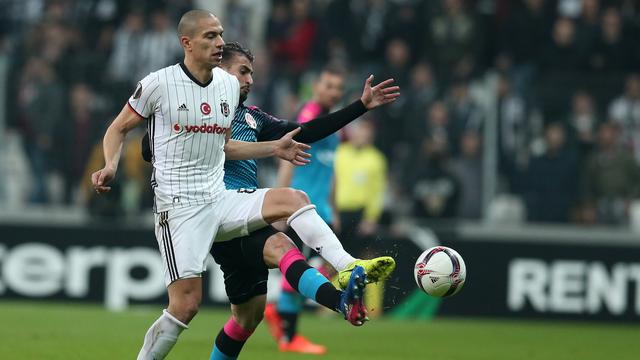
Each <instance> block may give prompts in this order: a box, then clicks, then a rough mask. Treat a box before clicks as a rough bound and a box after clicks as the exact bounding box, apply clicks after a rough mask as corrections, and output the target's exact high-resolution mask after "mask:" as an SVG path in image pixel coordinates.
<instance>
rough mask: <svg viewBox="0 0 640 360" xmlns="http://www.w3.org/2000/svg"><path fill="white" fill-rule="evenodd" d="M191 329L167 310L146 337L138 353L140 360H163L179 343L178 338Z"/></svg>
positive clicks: (163, 311)
mask: <svg viewBox="0 0 640 360" xmlns="http://www.w3.org/2000/svg"><path fill="white" fill-rule="evenodd" d="M188 328H189V327H188V326H187V325H185V324H183V323H182V322H181V321H180V320H178V319H176V318H175V317H174V316H173V315H171V314H169V312H168V311H167V309H164V310H162V315H161V316H160V318H158V320H156V322H154V323H153V325H151V327H150V328H149V330H148V331H147V333H146V334H145V336H144V344H142V349H140V352H139V353H138V360H161V359H164V358H165V356H167V354H168V353H169V351H171V348H172V347H173V345H174V344H175V343H176V341H178V336H179V335H180V333H181V332H182V330H184V329H188Z"/></svg>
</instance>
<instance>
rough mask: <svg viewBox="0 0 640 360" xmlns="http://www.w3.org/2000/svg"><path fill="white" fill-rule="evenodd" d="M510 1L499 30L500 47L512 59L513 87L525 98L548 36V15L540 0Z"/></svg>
mask: <svg viewBox="0 0 640 360" xmlns="http://www.w3.org/2000/svg"><path fill="white" fill-rule="evenodd" d="M522 3H523V4H514V7H515V10H514V12H513V15H512V16H510V17H509V18H508V20H507V23H506V25H505V27H504V29H503V30H502V31H501V34H500V35H501V49H502V52H504V53H506V54H507V55H508V56H509V57H511V59H512V62H513V82H514V88H515V91H516V92H517V93H518V94H519V95H520V96H524V97H525V98H528V95H529V89H530V87H531V82H532V80H533V79H534V77H535V73H536V65H537V64H539V63H540V56H541V54H542V52H543V49H544V46H545V44H546V42H547V39H548V36H549V28H550V27H551V24H550V20H549V19H550V16H548V15H549V14H546V13H545V1H544V0H524V1H523V2H522Z"/></svg>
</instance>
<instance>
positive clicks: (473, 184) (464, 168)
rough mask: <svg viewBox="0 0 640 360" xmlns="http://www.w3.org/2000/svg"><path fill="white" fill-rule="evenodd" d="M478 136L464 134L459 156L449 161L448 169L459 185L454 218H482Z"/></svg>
mask: <svg viewBox="0 0 640 360" xmlns="http://www.w3.org/2000/svg"><path fill="white" fill-rule="evenodd" d="M480 144H481V140H480V134H479V133H477V132H476V131H468V132H466V133H465V134H464V135H463V136H462V139H461V143H460V155H459V156H458V157H456V158H455V159H453V160H452V161H451V165H450V169H451V172H452V173H453V175H455V177H456V178H457V179H458V183H459V184H460V196H459V198H458V204H457V206H456V216H457V217H458V218H462V219H476V220H477V219H480V217H481V216H482V167H483V166H482V152H481V149H482V147H481V145H480Z"/></svg>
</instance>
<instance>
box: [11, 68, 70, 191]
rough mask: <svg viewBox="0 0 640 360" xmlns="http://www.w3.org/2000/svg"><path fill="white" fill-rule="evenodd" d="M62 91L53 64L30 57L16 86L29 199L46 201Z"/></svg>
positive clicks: (60, 120)
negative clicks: (30, 175) (29, 178)
mask: <svg viewBox="0 0 640 360" xmlns="http://www.w3.org/2000/svg"><path fill="white" fill-rule="evenodd" d="M64 101H65V99H64V93H63V87H62V84H61V83H60V80H59V79H58V78H57V74H56V73H55V70H54V69H53V67H52V66H51V65H50V64H49V63H47V62H46V61H44V60H43V59H41V58H38V57H32V58H30V59H29V60H28V61H27V63H26V65H25V68H24V73H23V74H22V78H21V79H20V83H19V88H18V104H17V107H18V116H19V118H20V123H21V126H22V130H23V135H24V145H25V151H26V153H27V156H28V157H29V161H30V163H31V169H32V171H33V180H34V188H33V193H32V195H31V199H30V200H31V202H34V203H46V202H47V201H49V193H48V188H47V187H48V185H47V184H48V180H49V178H50V176H51V175H52V174H53V173H54V171H56V170H57V169H58V167H59V165H60V164H58V163H56V162H55V161H54V159H61V156H59V155H60V154H59V153H58V150H59V149H58V148H57V147H56V146H55V145H56V135H57V131H58V130H59V129H60V128H61V127H62V125H63V115H64V106H65V104H64Z"/></svg>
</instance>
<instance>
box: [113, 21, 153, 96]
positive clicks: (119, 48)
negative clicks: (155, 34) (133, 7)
mask: <svg viewBox="0 0 640 360" xmlns="http://www.w3.org/2000/svg"><path fill="white" fill-rule="evenodd" d="M144 21H145V19H144V15H142V13H140V12H131V13H129V14H127V16H126V18H125V20H124V22H123V23H122V25H121V26H120V27H119V28H118V29H117V30H116V33H115V35H114V39H113V51H112V53H111V57H110V58H109V65H108V73H109V75H110V80H111V81H113V82H118V83H122V85H123V87H126V88H132V87H133V86H134V85H135V83H136V81H138V79H141V78H142V77H144V76H146V75H147V74H142V71H141V68H142V65H143V64H142V62H141V56H142V54H141V49H140V44H141V43H142V39H143V37H144Z"/></svg>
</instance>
